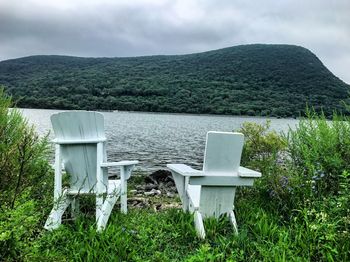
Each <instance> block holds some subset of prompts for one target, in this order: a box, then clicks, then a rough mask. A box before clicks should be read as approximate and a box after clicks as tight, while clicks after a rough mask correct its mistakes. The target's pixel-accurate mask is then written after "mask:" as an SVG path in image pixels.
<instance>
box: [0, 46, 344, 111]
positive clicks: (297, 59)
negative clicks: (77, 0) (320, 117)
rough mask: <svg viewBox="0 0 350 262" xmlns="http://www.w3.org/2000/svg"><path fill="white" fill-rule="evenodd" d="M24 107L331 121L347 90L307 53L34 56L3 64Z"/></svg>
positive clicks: (4, 78) (6, 81)
mask: <svg viewBox="0 0 350 262" xmlns="http://www.w3.org/2000/svg"><path fill="white" fill-rule="evenodd" d="M0 85H4V86H5V90H6V91H7V92H8V93H9V94H11V95H13V97H14V98H15V99H16V100H17V101H18V102H17V105H18V106H19V107H34V108H57V109H104V110H136V111H153V112H181V113H210V114H232V115H270V116H281V117H286V116H298V115H299V114H300V112H303V111H304V110H305V107H306V104H308V105H309V106H313V107H314V108H315V109H316V110H317V111H319V110H320V109H321V108H322V109H323V110H324V111H325V113H326V114H327V115H329V114H331V113H332V111H333V110H334V109H341V108H342V107H343V106H342V103H341V101H342V100H344V99H346V98H347V96H348V93H347V92H348V88H349V86H348V85H347V84H345V83H344V82H342V81H341V80H340V79H338V78H337V77H336V76H334V75H333V74H332V73H331V72H330V71H329V70H328V69H327V68H326V67H325V66H324V65H323V64H322V62H321V61H320V60H319V59H318V58H317V57H316V56H315V55H314V54H313V53H312V52H310V51H309V50H307V49H305V48H302V47H298V46H292V45H260V44H258V45H243V46H235V47H229V48H224V49H220V50H215V51H209V52H204V53H197V54H190V55H176V56H174V55H173V56H146V57H130V58H80V57H67V56H30V57H24V58H19V59H12V60H6V61H2V62H0Z"/></svg>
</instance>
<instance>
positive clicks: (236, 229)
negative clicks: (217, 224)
mask: <svg viewBox="0 0 350 262" xmlns="http://www.w3.org/2000/svg"><path fill="white" fill-rule="evenodd" d="M228 216H229V218H230V222H231V224H232V226H233V231H234V232H235V234H236V235H238V227H237V221H236V217H235V213H234V211H233V210H232V211H231V212H230V213H229V214H228Z"/></svg>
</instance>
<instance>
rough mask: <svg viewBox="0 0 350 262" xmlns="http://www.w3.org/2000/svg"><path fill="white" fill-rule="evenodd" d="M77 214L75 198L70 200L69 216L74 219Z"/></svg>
mask: <svg viewBox="0 0 350 262" xmlns="http://www.w3.org/2000/svg"><path fill="white" fill-rule="evenodd" d="M78 214H79V199H78V198H77V197H74V198H72V203H71V216H72V218H76V217H77V216H78Z"/></svg>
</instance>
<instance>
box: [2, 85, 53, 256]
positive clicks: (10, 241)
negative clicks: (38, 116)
mask: <svg viewBox="0 0 350 262" xmlns="http://www.w3.org/2000/svg"><path fill="white" fill-rule="evenodd" d="M12 105H13V104H12V102H11V98H10V97H8V96H6V95H5V94H4V92H3V89H0V178H1V183H0V261H1V260H2V259H3V258H6V260H22V258H23V255H24V254H25V253H26V252H27V251H28V250H27V248H28V247H29V246H30V244H31V241H32V240H33V238H34V237H35V235H36V234H37V233H38V232H39V231H40V230H41V228H42V225H41V224H42V218H43V216H44V215H46V213H47V212H46V211H47V207H48V205H47V204H48V201H49V197H48V196H50V195H51V194H52V188H53V187H52V182H51V181H49V179H50V180H51V177H52V176H49V174H50V170H51V169H50V166H49V163H48V161H47V156H48V153H49V151H48V150H49V147H48V143H47V139H46V138H43V139H41V138H39V137H38V135H37V134H36V133H35V131H34V129H33V127H31V126H29V125H28V123H27V121H26V120H25V119H24V118H23V117H22V115H21V114H20V112H19V111H18V110H17V109H10V106H12Z"/></svg>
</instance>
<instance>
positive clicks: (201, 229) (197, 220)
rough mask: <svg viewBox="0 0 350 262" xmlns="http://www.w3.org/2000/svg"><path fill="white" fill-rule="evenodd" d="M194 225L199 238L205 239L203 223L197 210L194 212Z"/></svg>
mask: <svg viewBox="0 0 350 262" xmlns="http://www.w3.org/2000/svg"><path fill="white" fill-rule="evenodd" d="M194 225H195V227H196V231H197V235H198V237H199V238H201V239H205V229H204V224H203V218H202V215H201V213H199V212H198V211H195V212H194Z"/></svg>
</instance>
